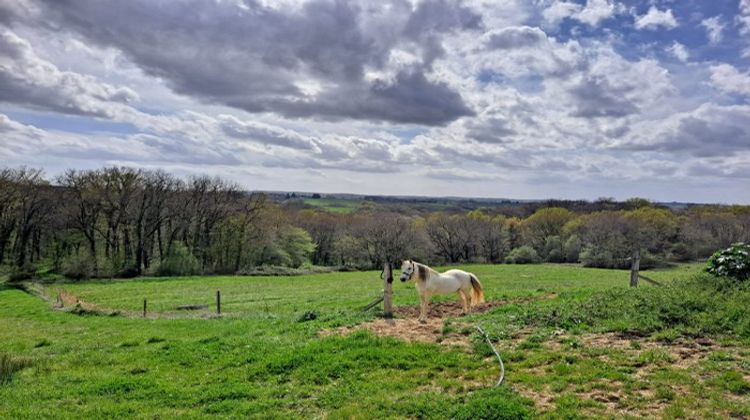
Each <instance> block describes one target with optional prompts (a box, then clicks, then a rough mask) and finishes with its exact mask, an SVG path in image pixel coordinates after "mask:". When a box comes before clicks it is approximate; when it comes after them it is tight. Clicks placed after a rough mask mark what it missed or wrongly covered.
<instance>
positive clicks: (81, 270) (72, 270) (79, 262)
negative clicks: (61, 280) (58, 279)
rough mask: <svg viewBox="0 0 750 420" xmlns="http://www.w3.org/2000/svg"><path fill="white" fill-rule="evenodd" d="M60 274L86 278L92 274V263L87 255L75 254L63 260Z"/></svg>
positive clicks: (72, 277)
mask: <svg viewBox="0 0 750 420" xmlns="http://www.w3.org/2000/svg"><path fill="white" fill-rule="evenodd" d="M62 274H63V275H64V276H65V277H67V278H69V279H74V280H82V279H87V278H89V277H91V276H92V275H93V274H94V265H93V264H92V263H91V258H90V257H89V256H88V255H83V254H75V255H72V256H70V257H68V258H67V259H66V260H65V261H63V269H62Z"/></svg>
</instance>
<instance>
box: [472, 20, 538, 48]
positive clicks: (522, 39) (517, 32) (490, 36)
mask: <svg viewBox="0 0 750 420" xmlns="http://www.w3.org/2000/svg"><path fill="white" fill-rule="evenodd" d="M485 38H486V41H485V45H487V48H490V49H499V50H505V49H513V48H526V47H532V46H535V45H538V44H540V43H542V42H544V41H546V40H547V34H545V33H544V31H542V30H541V29H539V28H532V27H529V26H509V27H507V28H503V29H499V30H494V31H491V32H488V33H486V34H485Z"/></svg>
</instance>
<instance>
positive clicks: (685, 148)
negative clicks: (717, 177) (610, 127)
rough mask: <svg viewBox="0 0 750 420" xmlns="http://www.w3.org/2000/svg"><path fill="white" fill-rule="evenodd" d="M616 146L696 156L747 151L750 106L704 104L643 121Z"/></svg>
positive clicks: (734, 153) (748, 144) (748, 145)
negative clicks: (656, 119) (657, 118)
mask: <svg viewBox="0 0 750 420" xmlns="http://www.w3.org/2000/svg"><path fill="white" fill-rule="evenodd" d="M614 147H615V148H620V149H626V150H640V151H660V152H668V153H675V154H690V155H693V156H696V157H711V156H733V155H736V154H738V153H744V152H747V150H748V147H750V106H749V105H731V106H721V105H716V104H704V105H701V106H700V107H698V108H697V109H695V110H693V111H689V112H683V113H677V114H674V115H672V116H670V117H669V118H667V119H664V120H659V121H647V122H643V123H641V124H638V125H637V126H636V127H634V133H633V134H632V135H631V136H629V137H628V138H626V139H624V140H622V141H619V142H618V143H617V144H616V145H615V146H614Z"/></svg>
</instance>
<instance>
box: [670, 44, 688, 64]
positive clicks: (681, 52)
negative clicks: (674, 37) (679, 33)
mask: <svg viewBox="0 0 750 420" xmlns="http://www.w3.org/2000/svg"><path fill="white" fill-rule="evenodd" d="M667 51H669V52H670V53H671V54H672V55H673V56H675V57H677V59H678V60H680V61H682V62H686V61H688V59H689V58H690V52H688V50H687V48H686V47H685V46H684V45H682V44H680V43H679V42H677V41H675V42H674V43H673V44H672V46H671V47H669V48H667Z"/></svg>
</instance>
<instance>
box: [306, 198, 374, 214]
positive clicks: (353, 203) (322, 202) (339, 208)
mask: <svg viewBox="0 0 750 420" xmlns="http://www.w3.org/2000/svg"><path fill="white" fill-rule="evenodd" d="M302 202H303V203H305V204H307V205H308V206H314V207H319V208H322V209H325V210H327V211H330V212H332V213H351V212H353V211H354V210H356V209H357V208H358V207H359V204H360V201H359V200H347V199H343V198H341V199H337V198H305V199H304V200H302Z"/></svg>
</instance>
